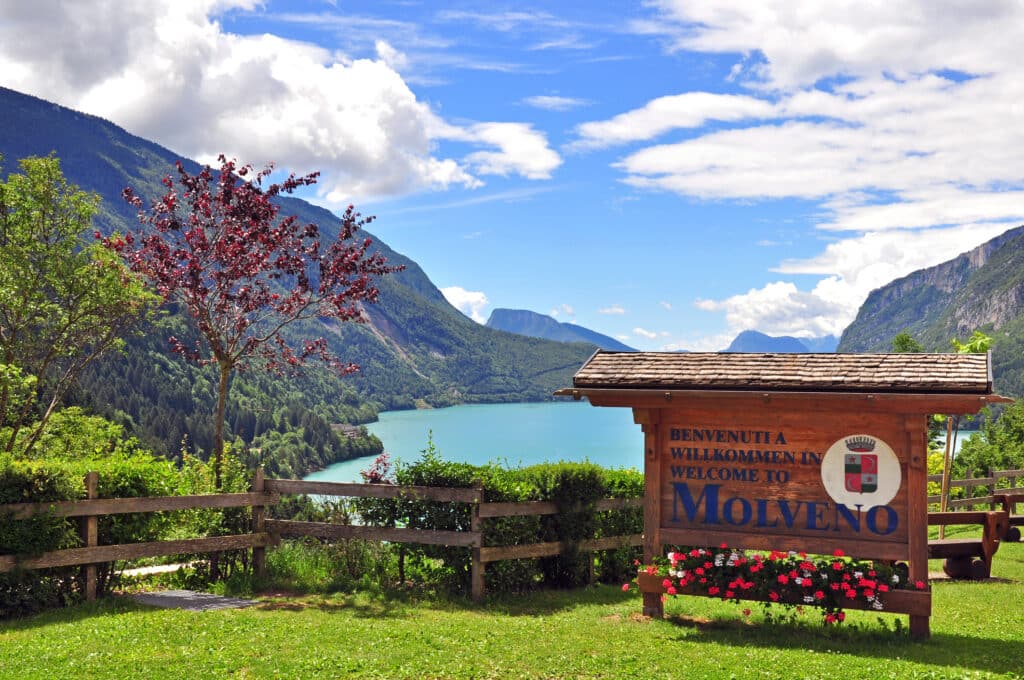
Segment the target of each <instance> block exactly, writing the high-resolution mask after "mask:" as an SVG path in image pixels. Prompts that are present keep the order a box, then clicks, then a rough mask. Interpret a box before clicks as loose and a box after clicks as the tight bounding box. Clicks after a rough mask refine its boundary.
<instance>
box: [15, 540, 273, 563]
mask: <svg viewBox="0 0 1024 680" xmlns="http://www.w3.org/2000/svg"><path fill="white" fill-rule="evenodd" d="M270 545H277V538H276V537H275V536H273V535H271V534H269V533H266V534H239V535H235V536H211V537H208V538H191V539H184V540H178V541H154V542H151V543H122V544H119V545H101V546H97V547H95V548H72V549H70V550H58V551H55V552H49V553H45V554H43V555H40V556H38V557H30V558H26V559H24V560H22V561H21V562H18V558H17V557H16V556H14V555H2V556H0V573H3V572H8V571H13V570H14V569H16V568H21V569H49V568H50V567H70V566H78V565H81V564H90V563H100V562H116V561H117V560H135V559H140V558H142V557H160V556H161V555H178V554H180V553H207V552H221V551H224V550H244V549H247V548H253V547H257V546H270Z"/></svg>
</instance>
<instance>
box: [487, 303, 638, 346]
mask: <svg viewBox="0 0 1024 680" xmlns="http://www.w3.org/2000/svg"><path fill="white" fill-rule="evenodd" d="M487 327H488V328H495V329H497V330H501V331H507V332H509V333H518V334H519V335H527V336H529V337H532V338H545V339H547V340H555V341H557V342H587V343H590V344H591V345H597V346H598V347H600V348H601V349H607V350H612V351H616V352H635V351H636V350H635V349H633V348H632V347H630V346H628V345H625V344H623V343H621V342H619V341H618V340H616V339H615V338H612V337H609V336H607V335H604V334H602V333H598V332H597V331H592V330H590V329H589V328H584V327H583V326H577V325H576V324H574V323H565V322H561V321H558V320H556V319H553V318H551V317H550V316H548V315H546V314H538V313H537V312H531V311H529V310H527V309H500V308H499V309H495V310H494V311H493V312H491V316H490V317H489V318H488V319H487Z"/></svg>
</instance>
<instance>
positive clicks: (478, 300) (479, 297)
mask: <svg viewBox="0 0 1024 680" xmlns="http://www.w3.org/2000/svg"><path fill="white" fill-rule="evenodd" d="M441 293H442V294H443V295H444V297H445V299H446V300H448V302H450V303H451V304H452V306H453V307H455V308H456V309H457V310H459V311H460V312H462V313H463V314H465V315H466V316H468V317H469V318H471V319H473V321H476V322H477V323H480V324H482V323H486V322H487V317H485V316H484V313H483V312H484V308H485V307H486V306H487V305H489V304H490V301H489V300H488V299H487V296H486V295H485V294H484V293H483V292H481V291H477V290H466V289H465V288H462V287H460V286H448V287H447V288H442V289H441Z"/></svg>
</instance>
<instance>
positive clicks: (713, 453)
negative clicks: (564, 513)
mask: <svg viewBox="0 0 1024 680" xmlns="http://www.w3.org/2000/svg"><path fill="white" fill-rule="evenodd" d="M645 355H653V359H654V360H657V361H661V360H662V359H663V358H664V357H662V356H660V355H658V354H657V353H636V354H634V355H618V356H620V357H624V359H625V360H626V361H628V363H629V365H631V366H632V365H637V364H638V363H640V362H645V361H646V357H645ZM609 356H610V357H611V359H610V360H609V358H608V357H609ZM707 356H708V357H709V361H712V362H714V364H715V365H716V366H722V365H724V366H726V367H729V366H730V365H731V364H730V362H733V363H735V364H736V365H738V366H740V367H748V368H749V367H751V366H753V367H754V368H755V369H757V368H759V367H760V366H761V364H759V363H757V362H758V361H759V360H761V359H763V358H764V357H766V356H767V357H769V358H771V357H772V355H758V356H756V357H755V356H753V355H717V354H716V355H707ZM801 356H805V357H806V356H810V357H812V358H811V361H813V357H814V356H825V355H801ZM829 356H830V358H829V359H828V361H830V362H834V361H835V359H834V357H836V356H840V357H842V355H829ZM857 356H858V357H860V356H863V355H857ZM882 356H885V357H886V358H887V359H891V357H901V356H905V355H882ZM929 356H932V357H941V359H936V361H941V362H943V363H944V364H948V357H950V356H955V355H929ZM730 357H735V358H734V359H732V358H730ZM595 358H597V359H599V360H603V363H602V362H601V361H599V362H597V363H599V364H600V366H601V371H602V374H601V375H600V376H599V378H598V379H597V380H595V379H594V377H593V374H592V373H591V374H588V373H587V368H588V366H590V364H591V363H592V362H595ZM615 358H616V357H615V353H604V352H598V353H597V354H595V357H592V359H591V361H590V362H588V364H586V365H584V368H583V369H581V370H580V372H579V373H577V378H576V379H574V384H576V385H577V386H576V387H574V388H573V389H571V390H561V391H559V392H558V393H557V394H561V395H567V396H573V397H574V398H577V399H580V398H583V397H586V398H587V399H588V400H589V401H590V402H591V404H592V405H594V406H618V407H628V408H631V409H632V410H633V419H634V422H636V423H637V424H639V425H640V426H641V427H642V429H643V432H644V485H645V486H644V498H645V503H644V544H643V546H644V559H645V561H647V562H649V561H650V560H651V559H653V558H654V557H655V556H658V555H663V554H664V552H663V551H664V547H665V546H666V545H672V546H687V547H713V546H718V545H721V544H727V545H728V546H730V547H736V548H742V549H759V550H794V551H803V552H807V553H811V554H825V555H827V554H832V553H833V552H834V551H835V550H842V551H843V553H844V554H847V555H851V556H854V557H857V558H860V559H871V560H885V561H890V562H904V563H906V564H907V567H908V570H909V578H910V579H911V581H924V582H927V580H928V507H927V496H928V493H927V475H928V471H927V455H928V419H929V416H930V415H931V414H935V413H945V414H964V413H976V412H977V411H979V410H980V409H981V408H982V407H984V406H986V405H987V404H990V403H994V402H1003V401H1009V400H1008V399H1005V398H1004V397H999V396H998V395H993V394H992V393H991V373H990V372H988V366H989V364H988V358H987V357H984V362H985V363H984V364H983V365H982V366H981V369H982V370H984V371H986V372H987V373H986V374H985V377H987V381H985V382H984V383H983V384H984V385H985V389H983V390H979V389H973V390H972V391H966V392H965V391H964V390H962V389H960V388H958V390H959V391H953V390H951V391H950V392H948V393H946V392H931V393H921V392H908V391H900V392H897V391H890V392H886V391H882V390H879V391H877V392H875V391H871V392H869V391H845V390H835V391H813V390H808V389H806V386H802V387H803V389H794V390H788V389H779V388H778V387H776V388H775V389H771V390H765V391H755V390H737V389H729V388H728V387H733V385H734V384H735V383H736V381H737V378H736V377H735V375H730V381H731V382H727V383H726V384H727V388H725V389H715V388H714V385H713V384H711V385H702V386H701V389H679V388H678V386H680V385H685V377H682V378H678V379H677V380H675V381H674V382H673V383H672V386H671V388H669V389H648V388H645V387H644V386H643V385H644V383H643V382H642V379H641V380H635V381H633V383H634V384H630V377H629V376H628V375H627V376H625V377H624V376H623V375H616V374H615V373H614V372H610V371H609V369H608V365H609V362H610V361H611V365H612V367H613V368H614V359H615ZM665 361H666V362H674V364H675V365H681V366H686V367H688V368H692V366H693V365H694V364H695V363H696V362H698V361H699V358H698V357H694V356H693V355H690V356H689V357H687V358H686V359H679V358H671V357H670V358H668V359H666V360H665ZM787 361H790V360H788V359H787ZM805 361H806V359H805ZM840 361H841V359H840ZM912 361H913V362H915V363H914V364H913V367H914V368H915V369H916V368H920V366H921V365H922V359H921V355H916V358H915V359H913V360H912ZM649 363H650V362H647V363H643V364H642V365H645V366H646V365H648V364H649ZM790 364H793V362H792V361H790ZM670 365H671V364H670ZM796 365H798V366H799V364H796ZM924 365H925V366H926V365H927V364H924ZM659 370H662V369H659ZM976 372H977V371H976ZM581 376H582V378H581ZM658 379H659V380H662V381H666V378H665V375H664V371H663V370H662V372H661V373H659V374H658ZM758 379H759V376H757V375H753V376H751V382H752V383H756V381H757V380H758ZM819 380H820V382H821V383H827V382H828V381H829V380H831V381H833V382H834V381H835V378H834V377H829V376H823V377H822V378H820V379H819ZM602 381H605V382H607V383H609V384H610V386H609V387H604V386H603V385H602V384H601V383H602ZM668 382H672V381H671V380H668ZM623 383H626V384H625V385H624V384H623ZM637 383H638V384H639V386H635V384H637ZM811 386H813V384H812V385H811ZM782 387H783V388H785V387H786V386H785V385H783V386H782ZM893 387H894V388H895V389H901V388H904V389H905V387H906V386H905V385H902V384H895V385H894V386H893ZM893 594H895V592H894V593H893ZM652 605H653V606H652ZM885 610H886V611H888V612H894V613H904V614H908V615H909V617H910V633H911V635H912V636H913V637H915V638H927V637H928V636H929V634H930V629H929V617H930V615H931V593H930V591H927V590H926V591H922V592H907V591H899V596H898V597H893V598H889V599H888V600H887V602H886V607H885ZM646 611H651V612H653V613H655V614H658V615H660V613H661V604H660V598H659V599H658V600H657V602H656V604H655V601H654V600H652V601H651V602H645V612H646Z"/></svg>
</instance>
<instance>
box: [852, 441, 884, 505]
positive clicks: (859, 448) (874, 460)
mask: <svg viewBox="0 0 1024 680" xmlns="http://www.w3.org/2000/svg"><path fill="white" fill-rule="evenodd" d="M846 448H847V450H848V451H849V453H847V454H846V455H845V457H844V458H845V461H844V462H845V466H846V490H847V491H850V492H852V493H874V492H875V491H878V454H875V453H870V452H871V451H874V450H875V440H874V439H872V438H871V437H864V436H859V437H850V438H849V439H847V440H846Z"/></svg>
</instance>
